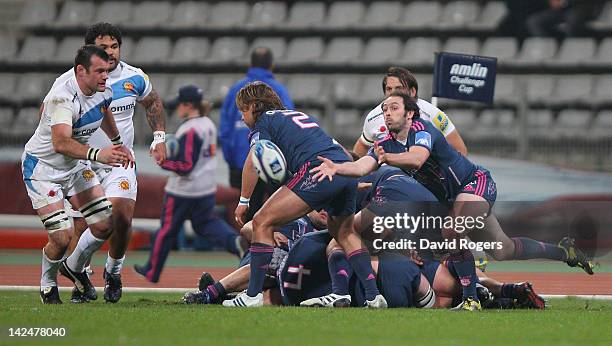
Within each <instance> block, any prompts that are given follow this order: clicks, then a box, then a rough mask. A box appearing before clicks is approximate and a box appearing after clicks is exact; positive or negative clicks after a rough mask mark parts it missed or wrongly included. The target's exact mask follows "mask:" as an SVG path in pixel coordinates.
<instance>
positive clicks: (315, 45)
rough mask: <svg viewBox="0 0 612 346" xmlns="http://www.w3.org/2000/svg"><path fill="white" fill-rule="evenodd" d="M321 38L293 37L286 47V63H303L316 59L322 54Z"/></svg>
mask: <svg viewBox="0 0 612 346" xmlns="http://www.w3.org/2000/svg"><path fill="white" fill-rule="evenodd" d="M323 50H324V45H323V40H321V39H320V38H318V37H312V38H311V37H304V38H295V39H293V40H292V41H291V42H290V43H289V46H288V48H287V58H286V59H285V61H286V62H288V63H305V62H313V61H318V60H319V59H320V58H321V56H322V55H323Z"/></svg>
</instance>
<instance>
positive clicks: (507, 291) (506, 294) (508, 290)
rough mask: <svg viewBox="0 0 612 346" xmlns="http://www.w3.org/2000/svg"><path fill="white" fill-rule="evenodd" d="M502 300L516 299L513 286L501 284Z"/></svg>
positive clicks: (514, 286)
mask: <svg viewBox="0 0 612 346" xmlns="http://www.w3.org/2000/svg"><path fill="white" fill-rule="evenodd" d="M501 296H502V298H518V294H517V292H516V285H515V284H503V285H502V288H501Z"/></svg>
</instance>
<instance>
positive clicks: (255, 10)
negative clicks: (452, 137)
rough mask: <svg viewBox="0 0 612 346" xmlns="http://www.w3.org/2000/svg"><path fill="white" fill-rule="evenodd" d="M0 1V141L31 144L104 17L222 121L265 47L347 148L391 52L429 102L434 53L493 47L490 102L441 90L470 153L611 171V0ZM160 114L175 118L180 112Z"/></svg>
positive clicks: (130, 55) (130, 48)
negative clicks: (49, 103) (62, 78)
mask: <svg viewBox="0 0 612 346" xmlns="http://www.w3.org/2000/svg"><path fill="white" fill-rule="evenodd" d="M0 8H1V9H2V10H1V11H0V31H1V36H0V47H1V49H0V145H1V146H2V147H3V148H15V149H20V148H23V145H24V143H25V142H26V141H27V139H28V138H29V137H30V136H31V135H32V133H33V132H34V129H35V128H36V126H37V124H38V116H37V115H38V108H39V105H40V102H41V100H42V98H43V97H44V95H45V94H46V93H47V92H48V89H49V87H50V85H51V83H52V82H53V80H54V79H55V78H56V77H57V76H58V75H59V74H60V73H63V72H64V71H66V70H67V69H68V68H70V67H71V66H72V60H73V58H74V53H75V51H76V49H77V48H78V47H79V46H80V45H82V44H83V34H84V32H85V29H86V27H87V26H89V25H91V24H93V23H95V22H99V21H107V22H110V23H113V24H116V25H118V26H120V27H121V29H122V31H123V45H122V48H121V50H122V60H124V61H126V62H127V63H129V64H132V65H135V66H137V67H141V68H142V69H143V70H144V71H145V72H146V73H147V74H148V75H149V77H150V78H151V81H152V83H153V86H154V88H155V89H156V90H157V91H158V93H159V94H160V95H161V96H162V98H163V99H164V100H169V99H170V98H172V97H173V96H175V95H176V93H177V90H178V88H179V87H180V86H182V85H185V84H188V83H193V84H197V85H198V86H200V87H201V88H202V89H203V90H204V95H205V98H207V99H209V100H211V101H212V102H213V103H214V107H213V111H212V113H211V117H212V118H213V120H214V121H215V122H216V123H217V125H218V118H219V107H220V106H221V103H222V101H223V97H224V96H225V94H226V93H227V90H228V88H229V87H230V86H231V85H232V84H233V83H235V82H236V81H237V80H239V79H241V78H243V76H244V73H245V71H246V69H247V67H248V61H249V54H250V52H251V50H252V49H253V48H254V47H259V46H267V47H270V48H271V49H272V51H273V53H274V60H275V69H274V71H275V75H276V78H277V79H278V80H279V81H281V82H282V83H283V84H285V85H286V86H287V88H288V90H289V93H290V95H291V98H292V99H293V101H294V103H295V105H296V108H297V109H299V110H303V111H305V112H306V113H309V114H312V115H314V116H316V117H318V118H319V119H320V121H321V122H322V123H323V125H324V127H325V128H326V129H327V130H328V131H329V132H330V133H331V134H333V135H334V136H335V137H336V138H337V139H338V140H339V141H340V142H341V143H343V144H345V145H347V146H348V147H352V145H353V143H354V141H355V140H356V139H357V138H358V137H359V134H360V132H361V128H362V126H363V119H364V117H365V114H367V112H368V111H369V110H370V109H372V108H373V107H374V106H375V105H377V104H378V103H379V102H380V101H381V99H382V97H383V92H382V87H381V81H382V77H383V75H384V73H385V71H386V69H387V67H388V66H391V65H395V66H403V67H406V68H408V69H410V70H411V71H413V72H414V73H415V74H416V76H417V79H418V81H419V96H420V97H421V98H423V99H426V100H429V99H430V98H431V85H432V75H433V74H432V73H433V63H434V53H435V52H439V51H447V52H456V53H468V54H477V55H484V56H493V57H497V58H498V75H497V82H496V87H495V102H494V103H493V104H492V105H482V104H475V103H466V102H461V101H454V100H445V99H440V100H439V106H440V107H441V108H442V109H443V110H444V111H445V112H446V113H447V114H448V115H449V116H450V118H451V119H452V121H453V122H454V123H455V125H456V127H457V128H458V129H459V131H460V133H461V134H462V136H463V138H464V139H465V141H466V144H467V146H468V148H469V150H470V152H471V153H479V154H485V155H491V156H497V157H515V158H521V159H528V160H533V161H540V162H546V163H552V164H556V165H562V166H568V167H575V168H581V169H589V170H606V171H611V170H612V73H611V72H612V35H611V34H612V1H562V0H542V1H538V0H532V1H523V0H508V1H485V0H472V1H446V0H438V1H321V0H320V1H261V2H255V1H197V2H196V1H168V0H166V1H98V0H87V1H75V0H71V1H61V0H36V1H27V0H0ZM167 114H168V115H169V117H168V126H167V127H168V132H173V131H174V130H175V129H176V127H177V126H178V124H179V120H178V119H177V118H176V117H172V116H170V114H171V111H170V110H168V111H167ZM521 117H523V118H521ZM520 119H524V120H525V121H526V124H524V126H519V125H520V121H519V120H520ZM134 121H135V125H136V146H140V147H148V145H149V143H150V141H151V130H150V129H149V127H148V125H147V122H146V118H145V116H144V111H143V109H142V108H141V107H140V106H138V107H137V112H136V116H135V118H134ZM523 129H524V130H523ZM521 148H522V150H521Z"/></svg>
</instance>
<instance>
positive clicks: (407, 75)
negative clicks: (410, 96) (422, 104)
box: [382, 66, 419, 96]
mask: <svg viewBox="0 0 612 346" xmlns="http://www.w3.org/2000/svg"><path fill="white" fill-rule="evenodd" d="M389 77H395V78H397V79H399V81H400V83H402V85H403V86H404V87H405V88H406V89H408V90H410V89H411V88H414V90H415V91H416V93H415V96H416V95H418V94H419V83H418V82H417V80H416V77H415V76H414V75H413V74H412V72H410V71H409V70H407V69H405V68H403V67H396V66H391V67H389V69H388V70H387V75H386V76H385V78H383V81H382V89H383V93H384V92H385V89H387V78H389Z"/></svg>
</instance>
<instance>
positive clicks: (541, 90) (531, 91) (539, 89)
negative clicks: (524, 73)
mask: <svg viewBox="0 0 612 346" xmlns="http://www.w3.org/2000/svg"><path fill="white" fill-rule="evenodd" d="M523 82H524V81H523ZM554 88H555V78H554V77H553V76H547V75H532V76H530V77H527V100H528V101H529V102H533V103H546V102H548V101H549V100H551V99H552V94H553V91H554Z"/></svg>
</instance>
